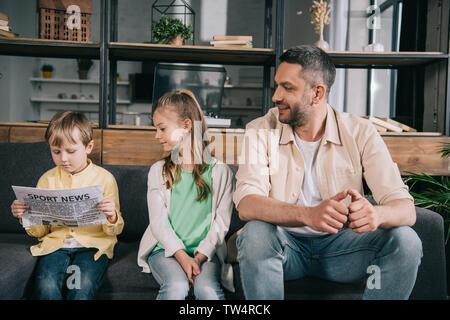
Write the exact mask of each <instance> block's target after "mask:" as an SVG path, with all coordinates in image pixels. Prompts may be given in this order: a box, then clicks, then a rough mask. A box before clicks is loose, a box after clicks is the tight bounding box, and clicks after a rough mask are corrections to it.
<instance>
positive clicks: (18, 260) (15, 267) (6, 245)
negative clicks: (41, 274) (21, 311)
mask: <svg viewBox="0 0 450 320" xmlns="http://www.w3.org/2000/svg"><path fill="white" fill-rule="evenodd" d="M36 243H37V240H36V239H35V238H32V237H30V236H28V235H24V234H13V233H2V234H0V270H1V272H0V299H2V300H17V299H22V298H24V296H26V291H27V288H28V287H29V285H30V283H29V282H30V281H31V280H32V277H31V275H32V273H33V271H34V267H35V265H36V262H37V257H33V256H32V255H31V252H30V246H32V245H34V244H36Z"/></svg>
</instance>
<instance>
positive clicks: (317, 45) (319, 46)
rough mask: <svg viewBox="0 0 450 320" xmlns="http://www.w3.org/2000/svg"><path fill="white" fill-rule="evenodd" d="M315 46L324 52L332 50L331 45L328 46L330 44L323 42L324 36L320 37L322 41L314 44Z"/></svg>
mask: <svg viewBox="0 0 450 320" xmlns="http://www.w3.org/2000/svg"><path fill="white" fill-rule="evenodd" d="M314 46H316V47H318V48H320V49H322V50H324V51H328V50H329V49H330V45H329V44H328V42H326V41H325V40H323V34H321V35H320V39H319V40H317V41H316V42H315V43H314Z"/></svg>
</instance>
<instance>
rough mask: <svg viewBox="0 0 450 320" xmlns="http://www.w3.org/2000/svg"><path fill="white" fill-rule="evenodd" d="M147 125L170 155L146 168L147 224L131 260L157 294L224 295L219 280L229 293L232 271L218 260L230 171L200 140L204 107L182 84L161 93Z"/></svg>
mask: <svg viewBox="0 0 450 320" xmlns="http://www.w3.org/2000/svg"><path fill="white" fill-rule="evenodd" d="M153 123H154V125H155V127H156V139H158V141H159V142H160V143H161V145H162V147H163V150H164V151H165V152H170V154H169V155H168V156H167V157H166V158H165V159H163V160H160V161H158V162H156V163H155V164H153V165H152V167H151V168H150V172H149V175H148V193H147V201H148V208H149V218H150V224H149V226H148V227H147V230H146V231H145V233H144V236H143V237H142V239H141V243H140V246H139V253H138V265H139V266H141V267H142V268H143V272H152V273H153V276H154V278H155V279H156V281H157V282H158V283H159V284H160V286H161V288H160V290H159V294H158V299H161V300H166V299H169V300H181V299H185V297H186V296H187V295H188V293H189V290H190V287H192V288H193V292H194V295H195V297H196V299H200V300H206V299H207V300H216V299H224V294H223V291H222V289H221V287H220V283H219V280H220V281H221V283H222V285H223V286H224V287H225V288H226V289H228V290H230V291H233V292H234V287H233V271H232V269H231V266H230V265H229V264H226V263H225V258H226V254H227V248H226V242H225V235H226V234H227V231H228V228H229V225H230V220H231V212H232V209H233V202H232V193H233V186H234V184H233V174H232V172H231V170H230V168H228V166H227V165H226V164H224V163H222V162H219V161H218V160H217V159H214V158H212V157H210V155H209V151H208V149H207V145H206V143H205V142H204V141H203V139H202V138H203V135H202V134H203V133H204V132H206V129H207V128H206V124H205V119H204V117H203V112H202V110H201V108H200V105H199V104H198V102H197V100H196V99H195V97H194V95H193V93H192V92H190V91H189V90H180V91H176V92H171V93H167V94H165V95H164V96H162V97H161V98H160V99H159V100H158V102H157V105H156V108H155V110H154V113H153ZM194 129H195V130H194ZM200 130H201V132H199V131H200Z"/></svg>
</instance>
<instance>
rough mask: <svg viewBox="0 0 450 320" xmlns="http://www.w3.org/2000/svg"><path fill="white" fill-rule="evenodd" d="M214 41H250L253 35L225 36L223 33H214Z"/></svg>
mask: <svg viewBox="0 0 450 320" xmlns="http://www.w3.org/2000/svg"><path fill="white" fill-rule="evenodd" d="M213 40H214V41H223V40H245V41H249V42H252V41H253V37H252V36H225V35H223V36H222V35H215V36H214V37H213Z"/></svg>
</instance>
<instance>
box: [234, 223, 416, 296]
mask: <svg viewBox="0 0 450 320" xmlns="http://www.w3.org/2000/svg"><path fill="white" fill-rule="evenodd" d="M237 248H238V250H239V256H238V258H239V266H240V273H241V279H242V286H243V289H244V294H245V297H246V299H251V300H257V299H272V300H276V299H284V281H285V280H293V279H299V278H302V277H306V276H313V277H318V278H322V279H326V280H331V281H335V282H341V283H354V282H359V281H366V288H365V291H364V295H363V299H396V300H397V299H398V300H400V299H408V297H409V295H410V294H411V291H412V289H413V287H414V283H415V281H416V276H417V270H418V267H419V265H420V260H421V258H422V242H421V241H420V239H419V237H418V236H417V234H416V233H415V231H414V230H413V229H411V228H410V227H406V226H402V227H396V228H392V229H387V230H386V229H378V230H376V231H373V232H367V233H362V234H358V233H355V232H353V231H352V230H351V229H343V230H341V231H339V232H338V233H337V234H334V235H333V234H330V235H325V236H319V237H307V236H302V237H298V236H293V235H292V234H290V233H288V232H287V231H286V230H284V229H283V228H281V227H277V226H275V225H273V224H270V223H266V222H262V221H259V220H254V221H249V222H247V224H246V225H245V226H244V229H243V231H242V232H241V234H240V235H239V237H238V239H237Z"/></svg>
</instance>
